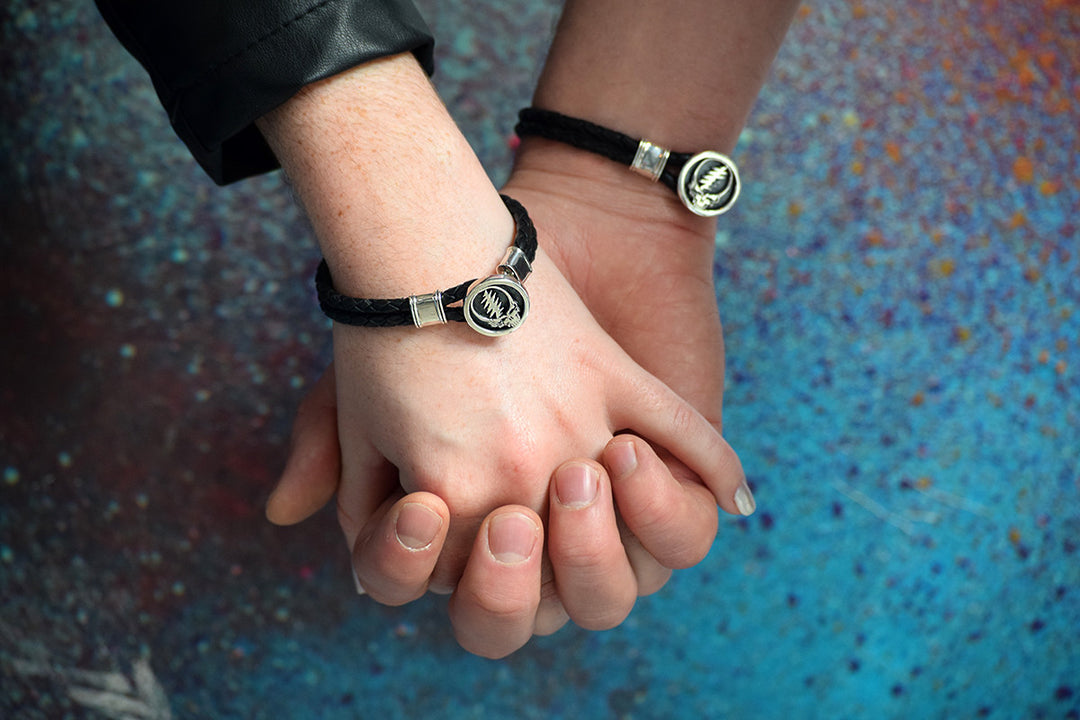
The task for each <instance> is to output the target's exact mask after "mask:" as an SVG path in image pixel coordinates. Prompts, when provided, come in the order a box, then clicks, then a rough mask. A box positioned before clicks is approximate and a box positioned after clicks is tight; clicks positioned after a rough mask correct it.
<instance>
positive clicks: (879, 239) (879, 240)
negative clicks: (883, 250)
mask: <svg viewBox="0 0 1080 720" xmlns="http://www.w3.org/2000/svg"><path fill="white" fill-rule="evenodd" d="M865 239H866V244H867V245H869V246H870V247H881V246H882V245H884V244H885V236H884V235H882V234H881V231H880V230H877V229H874V230H871V231H870V232H868V233H867V234H866V238H865Z"/></svg>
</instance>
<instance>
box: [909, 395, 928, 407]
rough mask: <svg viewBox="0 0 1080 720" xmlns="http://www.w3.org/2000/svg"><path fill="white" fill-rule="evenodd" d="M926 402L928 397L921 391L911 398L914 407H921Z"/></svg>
mask: <svg viewBox="0 0 1080 720" xmlns="http://www.w3.org/2000/svg"><path fill="white" fill-rule="evenodd" d="M925 400H926V397H925V396H924V395H923V394H922V391H919V392H917V393H915V394H914V395H912V396H911V404H912V406H913V407H919V406H920V405H922V404H923V402H924V401H925Z"/></svg>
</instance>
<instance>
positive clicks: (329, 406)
mask: <svg viewBox="0 0 1080 720" xmlns="http://www.w3.org/2000/svg"><path fill="white" fill-rule="evenodd" d="M334 393H335V388H334V366H333V365H331V366H330V367H328V368H327V369H326V372H324V373H323V374H322V377H320V378H319V380H318V381H317V382H316V383H315V385H314V386H313V387H312V388H311V391H310V392H309V393H308V394H307V396H306V397H305V398H304V400H303V401H302V402H301V403H300V407H299V408H297V411H296V420H294V421H293V429H292V439H291V441H290V444H289V457H288V459H287V460H286V461H285V469H284V470H283V471H282V473H281V478H280V479H279V480H278V483H277V486H276V487H275V488H274V490H273V492H271V493H270V497H269V498H268V499H267V501H266V517H267V519H269V520H270V522H272V523H274V524H276V525H292V524H294V523H298V522H300V521H301V520H304V519H306V518H308V517H310V516H311V515H313V514H315V512H317V511H318V510H319V509H320V508H321V507H323V506H324V505H326V503H328V502H329V501H330V498H332V497H333V496H334V491H335V490H336V489H337V486H338V480H339V479H340V476H341V450H340V447H339V445H338V434H337V400H336V399H335V397H334Z"/></svg>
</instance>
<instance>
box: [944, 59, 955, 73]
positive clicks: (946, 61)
mask: <svg viewBox="0 0 1080 720" xmlns="http://www.w3.org/2000/svg"><path fill="white" fill-rule="evenodd" d="M941 69H942V70H945V71H949V70H952V69H953V61H952V58H951V57H947V58H944V59H943V60H942V61H941Z"/></svg>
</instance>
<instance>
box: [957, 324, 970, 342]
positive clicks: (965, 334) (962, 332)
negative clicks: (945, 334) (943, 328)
mask: <svg viewBox="0 0 1080 720" xmlns="http://www.w3.org/2000/svg"><path fill="white" fill-rule="evenodd" d="M953 337H954V338H955V339H956V341H957V342H967V341H968V340H970V339H971V329H970V328H966V327H964V326H963V325H957V326H956V327H954V328H953Z"/></svg>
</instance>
